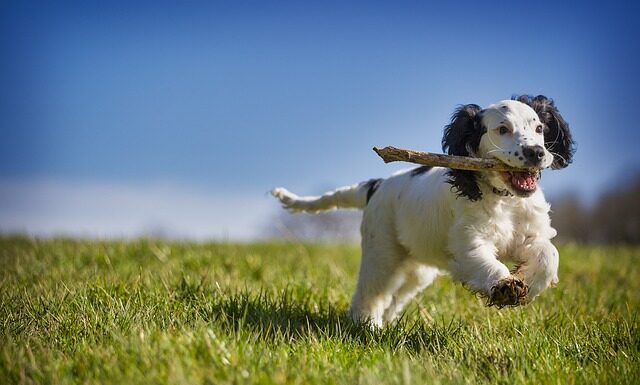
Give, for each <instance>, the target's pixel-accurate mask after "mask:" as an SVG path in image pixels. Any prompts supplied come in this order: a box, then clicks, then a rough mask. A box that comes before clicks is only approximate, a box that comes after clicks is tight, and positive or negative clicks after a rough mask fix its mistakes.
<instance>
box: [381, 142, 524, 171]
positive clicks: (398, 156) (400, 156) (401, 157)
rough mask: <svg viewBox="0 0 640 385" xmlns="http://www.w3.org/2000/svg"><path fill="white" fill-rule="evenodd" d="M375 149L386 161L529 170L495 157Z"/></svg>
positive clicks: (455, 166) (457, 167)
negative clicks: (484, 157) (483, 157)
mask: <svg viewBox="0 0 640 385" xmlns="http://www.w3.org/2000/svg"><path fill="white" fill-rule="evenodd" d="M373 151H375V152H376V154H378V155H379V156H380V157H381V158H382V160H384V162H385V163H389V162H398V161H401V162H410V163H417V164H421V165H424V166H434V167H447V168H455V169H457V170H469V171H528V170H527V169H519V168H515V167H511V166H508V165H506V164H504V163H502V162H500V161H499V160H495V159H482V158H471V157H468V156H457V155H444V154H432V153H429V152H421V151H413V150H405V149H402V148H396V147H392V146H387V147H385V148H377V147H374V148H373ZM532 170H533V169H532Z"/></svg>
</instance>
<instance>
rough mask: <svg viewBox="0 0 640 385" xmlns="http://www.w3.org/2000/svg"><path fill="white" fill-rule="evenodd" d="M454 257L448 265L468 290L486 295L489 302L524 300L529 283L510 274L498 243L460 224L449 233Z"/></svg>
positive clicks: (501, 303) (500, 304)
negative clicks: (498, 251) (500, 258)
mask: <svg viewBox="0 0 640 385" xmlns="http://www.w3.org/2000/svg"><path fill="white" fill-rule="evenodd" d="M449 239H450V242H449V245H450V252H451V253H452V254H453V257H454V258H453V259H452V260H451V262H450V264H449V268H450V271H451V274H452V275H453V277H454V278H455V279H456V280H458V281H460V282H462V283H463V284H464V285H465V286H466V287H467V288H468V289H469V290H471V291H473V292H476V293H479V294H480V295H482V296H483V297H486V298H487V304H488V305H489V306H492V305H496V306H498V307H500V308H501V307H504V306H517V305H520V304H523V303H524V300H525V296H526V295H527V291H528V288H527V285H526V284H525V283H524V282H523V281H522V279H521V278H519V277H517V276H514V275H511V273H510V272H509V269H508V268H507V266H505V265H504V264H503V263H502V262H500V261H499V260H498V259H497V258H496V254H497V250H496V247H495V245H493V244H492V243H490V242H488V241H486V240H483V239H481V238H480V237H478V236H477V235H474V234H473V232H469V231H468V230H465V229H464V226H462V227H461V228H460V227H458V226H454V227H452V230H451V232H450V235H449Z"/></svg>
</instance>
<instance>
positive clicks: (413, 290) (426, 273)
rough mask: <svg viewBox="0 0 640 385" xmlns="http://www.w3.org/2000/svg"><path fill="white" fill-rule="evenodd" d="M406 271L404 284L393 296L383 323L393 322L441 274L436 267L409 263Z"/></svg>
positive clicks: (405, 268)
mask: <svg viewBox="0 0 640 385" xmlns="http://www.w3.org/2000/svg"><path fill="white" fill-rule="evenodd" d="M404 270H405V279H404V282H403V283H402V285H401V286H400V287H399V288H398V290H396V292H395V293H394V294H393V298H392V300H391V304H390V305H389V307H388V308H387V309H386V310H385V312H384V315H383V321H384V322H385V323H389V322H391V321H393V320H394V319H395V318H396V316H397V315H398V314H399V313H400V312H401V311H402V309H403V308H404V306H405V305H406V304H407V303H408V302H409V301H411V299H413V297H415V296H416V295H417V294H419V293H420V292H421V291H422V290H424V288H426V287H427V286H429V285H430V284H431V283H432V282H433V281H434V280H435V279H436V277H438V276H439V275H440V274H441V272H440V270H438V269H436V268H434V267H430V266H426V265H422V264H416V263H413V262H411V263H407V265H406V266H405V267H404Z"/></svg>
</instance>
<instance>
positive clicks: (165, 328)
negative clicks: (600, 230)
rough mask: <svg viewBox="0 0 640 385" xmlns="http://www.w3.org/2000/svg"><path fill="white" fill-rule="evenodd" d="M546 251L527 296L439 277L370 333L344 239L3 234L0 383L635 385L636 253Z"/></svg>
mask: <svg viewBox="0 0 640 385" xmlns="http://www.w3.org/2000/svg"><path fill="white" fill-rule="evenodd" d="M560 252H561V265H560V283H559V285H558V286H557V287H556V288H554V289H550V290H548V291H547V292H545V293H543V295H542V296H541V297H540V298H539V299H538V300H536V301H535V302H534V303H533V304H531V305H528V306H525V307H522V308H514V309H502V310H498V309H496V308H487V307H485V306H484V304H483V302H482V300H481V299H479V298H476V297H474V296H473V295H472V294H470V293H469V292H467V291H466V290H464V289H463V288H462V287H461V286H460V285H459V284H455V283H453V282H451V280H450V279H449V278H447V277H442V278H439V279H438V280H437V281H436V283H435V284H434V285H432V286H431V287H429V288H428V289H427V290H426V291H425V292H424V293H423V294H422V295H421V296H419V298H418V299H417V300H416V301H414V302H413V303H412V304H411V306H410V307H409V308H408V309H407V311H406V313H405V315H404V317H403V318H402V319H401V320H400V321H399V322H397V323H394V324H392V325H390V326H388V327H386V328H385V329H383V330H380V331H370V330H368V329H367V328H364V327H362V326H358V325H354V324H352V323H350V322H349V321H348V320H347V319H346V318H345V311H346V309H347V307H348V303H349V299H350V296H351V293H352V291H353V288H354V285H355V277H356V273H357V269H358V264H359V256H358V247H356V246H352V245H342V246H340V245H338V246H329V245H314V244H300V243H284V242H282V243H253V244H233V243H188V242H164V241H155V240H135V241H88V240H87V241H84V240H68V239H54V240H33V239H29V238H23V237H2V238H0V296H1V305H0V345H1V347H0V383H2V384H10V383H17V384H19V383H24V384H29V383H50V384H75V383H104V384H135V383H145V384H154V383H158V384H188V383H198V384H200V383H202V384H227V383H234V384H235V383H238V384H242V383H265V384H270V383H273V384H325V383H335V384H352V383H362V384H420V383H427V384H440V383H446V384H449V383H453V384H477V383H487V384H525V383H526V384H582V383H593V384H638V383H640V320H639V319H638V309H639V308H640V307H639V306H640V249H638V248H622V247H621V248H587V247H579V246H575V245H565V246H563V247H561V248H560Z"/></svg>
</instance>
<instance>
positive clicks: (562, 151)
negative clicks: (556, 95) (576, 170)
mask: <svg viewBox="0 0 640 385" xmlns="http://www.w3.org/2000/svg"><path fill="white" fill-rule="evenodd" d="M514 99H515V100H518V101H519V102H522V103H525V104H528V105H529V106H530V107H531V108H533V110H534V111H535V112H536V113H537V114H538V117H539V118H540V121H541V122H542V123H544V125H545V127H544V146H545V147H546V148H547V150H549V152H550V153H551V154H552V155H553V163H552V164H551V168H552V169H555V170H557V169H560V168H565V167H567V166H568V165H569V164H570V163H571V162H573V154H574V153H575V151H576V150H575V142H574V141H573V138H572V137H571V131H570V130H569V124H567V122H565V120H564V118H563V117H562V115H560V112H559V111H558V109H557V108H556V106H555V104H554V102H553V100H552V99H549V98H547V97H546V96H544V95H538V96H536V97H531V96H528V95H521V96H518V97H515V98H514Z"/></svg>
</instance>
